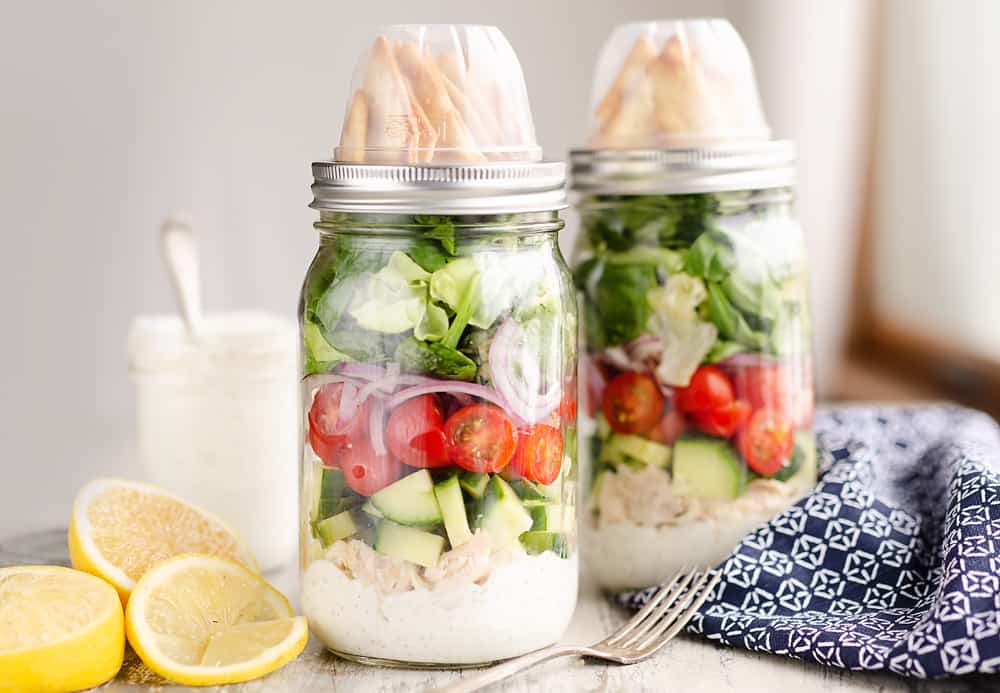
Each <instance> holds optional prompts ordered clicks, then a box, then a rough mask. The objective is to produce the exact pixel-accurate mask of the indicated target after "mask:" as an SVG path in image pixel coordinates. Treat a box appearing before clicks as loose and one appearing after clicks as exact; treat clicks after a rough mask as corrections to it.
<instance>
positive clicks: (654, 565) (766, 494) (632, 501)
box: [581, 466, 809, 590]
mask: <svg viewBox="0 0 1000 693" xmlns="http://www.w3.org/2000/svg"><path fill="white" fill-rule="evenodd" d="M808 478H809V477H808V476H807V475H806V476H803V477H800V478H798V479H795V480H793V481H791V482H787V483H786V482H781V481H774V480H772V479H755V480H754V481H751V482H750V484H749V485H748V487H747V489H746V491H745V492H744V493H743V494H742V495H741V496H740V497H739V498H736V499H734V500H731V501H723V500H714V499H703V498H685V497H679V496H675V495H674V494H673V486H672V483H671V480H670V476H669V474H667V472H666V471H664V470H662V469H659V468H656V467H652V466H644V467H643V468H642V469H640V470H631V469H629V468H628V467H622V468H620V469H619V471H618V473H616V474H610V475H608V477H606V478H605V479H603V480H602V483H601V488H600V490H599V492H598V493H597V494H596V495H595V496H594V497H593V498H592V499H591V503H592V509H596V510H597V511H598V513H599V514H597V515H591V516H590V517H587V518H586V519H585V520H583V522H582V532H583V537H582V541H581V551H582V552H583V558H584V563H585V565H586V567H587V570H588V571H589V572H590V574H591V575H593V576H594V578H595V579H596V580H597V582H598V584H599V585H601V586H602V587H604V588H605V589H611V590H618V589H634V588H641V587H649V586H650V585H655V584H657V583H660V582H662V581H663V580H665V579H668V578H670V577H672V576H673V575H674V574H675V573H676V572H677V571H679V570H680V569H682V568H684V567H688V568H703V569H704V568H714V567H715V566H717V565H718V564H719V563H721V562H722V561H723V560H724V559H725V558H726V557H727V556H729V554H730V553H731V552H732V550H733V549H734V548H735V547H736V544H738V543H739V541H740V540H741V539H742V538H743V537H744V536H745V535H746V534H748V533H749V532H750V531H752V530H753V529H755V528H756V527H759V526H760V525H762V524H764V523H765V522H767V521H768V520H770V519H771V518H772V517H774V516H775V515H776V514H778V513H779V512H781V511H782V510H784V509H785V508H787V507H788V506H789V505H791V504H792V503H794V502H795V501H796V500H797V499H798V498H799V497H801V496H802V494H803V493H804V492H805V491H806V486H805V482H804V480H805V479H808Z"/></svg>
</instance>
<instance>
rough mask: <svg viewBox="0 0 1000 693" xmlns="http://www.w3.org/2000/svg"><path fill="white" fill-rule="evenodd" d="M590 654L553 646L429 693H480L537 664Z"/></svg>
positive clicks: (582, 649)
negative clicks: (477, 692) (478, 692)
mask: <svg viewBox="0 0 1000 693" xmlns="http://www.w3.org/2000/svg"><path fill="white" fill-rule="evenodd" d="M589 652H590V648H589V647H569V646H565V645H553V646H552V647H546V648H544V649H541V650H536V651H535V652H530V653H528V654H526V655H522V656H521V657H516V658H515V659H511V660H510V661H507V662H504V663H503V664H500V665H497V666H495V667H493V668H492V669H487V670H486V671H484V672H483V673H481V674H479V675H478V676H472V677H470V678H463V679H461V680H459V681H456V682H455V683H453V684H450V685H448V686H442V687H441V688H434V689H432V690H430V691H428V692H427V693H472V691H478V690H479V689H480V688H483V687H484V686H488V685H490V684H491V683H496V682H497V681H500V680H502V679H505V678H507V677H508V676H513V675H514V674H516V673H518V672H519V671H524V670H525V669H528V668H530V667H533V666H535V665H536V664H541V663H542V662H547V661H548V660H550V659H555V658H556V657H569V656H572V655H585V654H588V653H589Z"/></svg>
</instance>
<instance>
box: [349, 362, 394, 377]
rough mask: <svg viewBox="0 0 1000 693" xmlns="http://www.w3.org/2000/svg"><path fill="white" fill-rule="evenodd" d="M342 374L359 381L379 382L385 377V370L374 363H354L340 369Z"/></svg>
mask: <svg viewBox="0 0 1000 693" xmlns="http://www.w3.org/2000/svg"><path fill="white" fill-rule="evenodd" d="M339 372H340V374H341V375H346V376H348V377H349V378H357V379H359V380H377V379H379V378H383V377H385V369H384V368H382V366H379V365H376V364H374V363H360V362H357V361H352V362H350V363H345V364H343V365H342V366H341V367H340V371H339Z"/></svg>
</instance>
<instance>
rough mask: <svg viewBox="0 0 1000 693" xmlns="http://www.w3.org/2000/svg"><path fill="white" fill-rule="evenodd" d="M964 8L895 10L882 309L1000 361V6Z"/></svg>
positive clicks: (901, 3) (991, 1)
mask: <svg viewBox="0 0 1000 693" xmlns="http://www.w3.org/2000/svg"><path fill="white" fill-rule="evenodd" d="M962 8H963V11H962V12H955V11H954V9H955V5H954V4H953V3H949V2H947V1H946V0H929V1H928V0H925V1H924V2H920V3H917V4H916V5H912V4H909V3H907V2H906V1H905V0H894V2H892V3H891V4H890V5H889V20H890V21H889V23H888V27H887V28H888V31H887V32H886V42H885V60H884V62H883V66H882V69H883V73H882V74H883V78H882V83H883V84H884V85H885V88H884V90H883V92H882V100H881V103H882V105H881V108H880V111H881V113H880V123H879V149H878V162H879V165H878V171H879V175H878V181H877V185H878V190H879V194H878V199H877V208H876V209H877V213H876V224H877V229H878V233H877V234H876V240H877V241H878V243H877V248H876V250H877V252H876V254H875V257H876V273H875V277H876V281H877V285H876V286H877V292H876V298H877V304H876V307H877V309H878V311H879V314H880V316H884V317H885V318H886V319H889V320H892V321H893V322H895V323H896V324H903V325H905V326H907V327H909V328H910V329H916V330H918V331H920V332H923V333H925V334H928V335H930V336H932V337H935V338H937V339H945V340H951V341H953V342H957V344H958V345H959V346H962V347H964V348H966V349H969V350H971V351H975V352H979V353H980V354H982V355H983V356H986V357H990V358H993V359H1000V272H998V271H997V259H998V258H1000V234H998V233H997V230H998V229H997V181H1000V90H998V89H997V85H998V83H1000V2H995V0H967V2H965V3H963V5H962ZM917 74H919V75H920V76H921V79H913V78H912V77H913V75H917ZM901 258H905V261H900V259H901Z"/></svg>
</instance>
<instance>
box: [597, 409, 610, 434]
mask: <svg viewBox="0 0 1000 693" xmlns="http://www.w3.org/2000/svg"><path fill="white" fill-rule="evenodd" d="M596 423H597V435H598V437H599V438H607V437H608V436H609V435H611V433H612V431H611V424H609V423H608V420H607V419H605V418H604V415H603V414H598V415H597V421H596Z"/></svg>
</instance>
